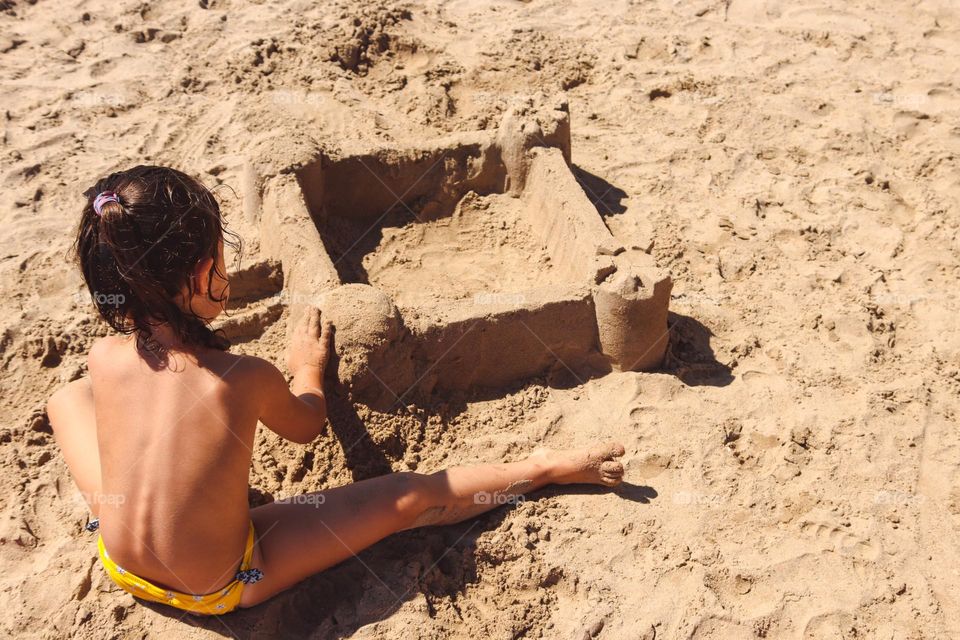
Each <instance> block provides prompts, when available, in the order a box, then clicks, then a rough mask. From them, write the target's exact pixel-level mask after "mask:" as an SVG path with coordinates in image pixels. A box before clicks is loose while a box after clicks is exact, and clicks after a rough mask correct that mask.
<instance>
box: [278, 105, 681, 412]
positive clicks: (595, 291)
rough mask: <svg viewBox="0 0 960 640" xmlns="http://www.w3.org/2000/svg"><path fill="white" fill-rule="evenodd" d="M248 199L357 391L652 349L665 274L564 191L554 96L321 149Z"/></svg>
mask: <svg viewBox="0 0 960 640" xmlns="http://www.w3.org/2000/svg"><path fill="white" fill-rule="evenodd" d="M261 206H262V209H261V217H260V224H261V231H262V246H261V250H262V252H263V253H264V254H266V256H267V257H269V258H271V259H274V260H277V261H279V262H280V263H281V264H282V267H283V272H284V280H285V285H284V295H286V296H287V300H288V302H289V303H291V304H292V305H293V307H294V308H293V313H294V315H296V314H297V313H299V310H298V305H300V304H302V303H312V304H317V305H318V306H320V307H321V310H322V311H323V313H324V314H326V315H327V317H330V318H331V319H332V320H333V322H334V323H335V325H336V327H337V351H338V354H339V357H340V360H339V372H338V373H339V377H340V380H341V381H343V382H344V383H347V384H349V385H350V387H351V391H352V393H353V395H354V397H355V398H356V399H358V400H360V401H362V402H366V403H368V404H383V403H387V404H391V403H394V402H397V401H403V400H406V399H407V398H411V397H414V396H416V395H417V394H422V393H430V392H432V391H433V390H456V389H467V388H473V387H498V386H502V385H505V384H509V383H512V382H515V381H519V380H522V379H524V378H528V377H531V376H535V375H539V374H542V373H544V372H548V371H549V370H551V369H555V368H558V367H560V368H564V369H567V370H570V371H574V370H578V369H579V368H581V367H585V366H587V367H593V368H594V369H597V368H599V369H601V370H611V369H615V370H649V369H652V368H656V367H657V366H658V365H659V364H660V363H661V361H662V359H663V355H664V350H665V348H666V345H667V338H668V334H667V309H668V304H669V300H670V289H671V280H670V278H669V277H668V276H667V275H664V274H662V273H660V272H658V270H657V269H656V268H655V267H654V266H653V264H652V261H649V262H642V261H638V258H636V257H629V258H628V255H627V252H625V250H624V247H623V246H622V245H621V244H620V243H619V242H618V241H617V240H616V239H614V237H613V236H612V235H611V234H610V232H609V231H608V229H607V227H606V225H605V224H604V222H603V220H602V219H601V217H600V216H599V215H598V213H597V210H596V208H595V207H594V206H593V205H592V204H591V202H590V200H588V199H587V197H586V195H585V194H584V192H583V191H582V189H581V188H580V185H579V184H578V183H577V181H576V179H575V177H574V175H573V173H572V172H571V170H570V118H569V110H568V107H567V104H566V102H565V101H563V100H556V101H554V102H553V103H551V104H543V103H542V102H541V103H537V102H535V101H534V100H525V101H521V102H520V103H518V104H517V105H515V106H514V107H513V108H512V109H511V110H510V111H509V112H508V113H507V114H506V115H505V116H504V118H503V120H502V122H501V123H500V126H499V128H498V129H496V130H488V131H473V132H467V133H461V134H456V135H452V136H448V137H444V138H442V139H437V140H432V141H425V142H424V143H423V144H422V145H418V146H404V147H386V146H379V147H378V146H371V147H369V148H353V149H344V150H340V151H337V152H336V153H332V152H331V153H327V152H324V153H321V154H319V155H318V157H316V159H315V160H314V161H313V162H311V163H309V164H307V165H306V166H302V167H300V168H298V169H296V170H295V171H292V172H290V173H286V174H281V175H278V176H276V177H274V178H271V179H270V180H269V181H268V182H267V183H266V184H265V185H264V189H263V199H262V203H261ZM437 252H442V253H443V257H444V259H443V261H440V260H439V259H438V260H436V261H431V260H430V256H431V255H433V254H437V255H439V254H438V253H437ZM643 258H647V256H645V255H642V256H641V259H643ZM434 263H435V265H436V266H432V265H433V264H434ZM411 291H413V292H419V293H413V294H411Z"/></svg>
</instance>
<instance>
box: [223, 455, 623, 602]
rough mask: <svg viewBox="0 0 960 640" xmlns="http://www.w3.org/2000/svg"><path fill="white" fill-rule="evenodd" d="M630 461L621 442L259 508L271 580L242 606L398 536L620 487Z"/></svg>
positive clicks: (250, 592) (263, 563) (258, 559)
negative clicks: (503, 507)
mask: <svg viewBox="0 0 960 640" xmlns="http://www.w3.org/2000/svg"><path fill="white" fill-rule="evenodd" d="M622 455H623V447H622V446H621V445H620V444H618V443H615V442H610V443H606V444H601V445H597V446H594V447H591V448H587V449H577V450H569V451H549V450H541V451H538V452H537V453H534V454H533V455H532V456H530V457H529V458H527V459H526V460H523V461H521V462H513V463H509V464H486V465H475V466H464V467H454V468H451V469H448V470H445V471H440V472H437V473H433V474H430V475H423V474H419V473H393V474H389V475H385V476H380V477H378V478H371V479H369V480H364V481H362V482H357V483H354V484H350V485H347V486H344V487H338V488H336V489H331V490H329V491H318V492H315V493H309V494H305V495H302V496H297V497H296V498H293V499H290V500H286V501H282V502H274V503H271V504H268V505H264V506H262V507H257V508H256V509H253V510H252V511H251V517H252V518H253V523H254V527H255V528H256V531H257V548H256V550H255V552H254V558H253V566H254V567H257V568H259V569H261V570H262V571H263V579H262V580H261V581H260V582H257V583H255V584H251V585H247V586H246V587H244V591H243V598H242V599H241V602H240V605H241V606H243V607H250V606H253V605H255V604H258V603H260V602H263V601H264V600H266V599H268V598H270V597H271V596H273V595H275V594H276V593H279V592H280V591H283V590H284V589H287V588H289V587H291V586H293V585H295V584H297V583H298V582H300V581H301V580H303V579H304V578H306V577H308V576H311V575H313V574H315V573H318V572H320V571H323V570H324V569H327V568H329V567H332V566H333V565H335V564H338V563H339V562H341V561H343V560H345V559H347V558H349V557H350V556H353V555H356V554H357V553H359V552H360V551H362V550H363V549H365V548H367V547H369V546H370V545H372V544H373V543H375V542H377V541H379V540H382V539H383V538H385V537H387V536H389V535H390V534H392V533H396V532H397V531H402V530H404V529H412V528H414V527H420V526H427V525H440V524H452V523H455V522H460V521H462V520H465V519H467V518H470V517H473V516H476V515H479V514H481V513H483V512H485V511H489V510H490V509H492V508H494V507H496V506H498V505H500V504H503V502H504V501H505V500H506V499H507V498H509V497H510V496H516V495H521V494H524V493H527V492H529V491H534V490H536V489H539V488H540V487H543V486H545V485H548V484H572V483H590V484H600V485H606V486H611V487H612V486H615V485H617V484H619V483H620V481H621V480H622V479H623V465H622V464H621V463H620V462H617V461H615V460H614V458H617V457H620V456H622Z"/></svg>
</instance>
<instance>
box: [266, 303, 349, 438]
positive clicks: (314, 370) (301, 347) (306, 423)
mask: <svg viewBox="0 0 960 640" xmlns="http://www.w3.org/2000/svg"><path fill="white" fill-rule="evenodd" d="M332 334H333V327H332V325H331V324H330V323H329V322H321V320H320V311H318V310H317V309H315V308H313V307H311V308H310V309H309V310H308V311H307V313H306V314H305V316H304V318H303V320H302V321H301V323H300V325H299V326H298V327H297V329H296V331H294V334H293V340H292V341H291V344H290V351H289V354H288V357H287V367H288V369H289V370H290V371H291V372H292V373H293V382H292V383H291V384H290V386H289V387H288V386H287V381H286V379H285V378H284V377H283V374H282V373H280V371H279V370H278V369H277V368H276V367H274V366H273V365H272V364H270V363H268V362H266V361H265V360H260V361H259V362H260V363H261V364H260V367H259V368H258V371H257V375H256V378H257V384H256V387H255V388H256V391H257V393H258V394H259V395H261V397H262V401H261V403H260V407H261V409H260V421H261V422H263V424H265V425H266V426H267V428H268V429H270V430H271V431H273V432H274V433H277V434H278V435H280V436H282V437H284V438H286V439H287V440H292V441H293V442H298V443H301V444H306V443H308V442H310V441H311V440H313V439H314V438H316V437H317V436H318V435H320V434H321V433H322V432H323V428H324V426H325V425H326V421H327V403H326V399H325V398H324V393H323V374H324V371H325V370H326V368H327V362H328V361H329V359H330V348H331V344H330V342H331V336H332Z"/></svg>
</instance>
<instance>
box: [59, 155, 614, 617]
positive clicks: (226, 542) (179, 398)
mask: <svg viewBox="0 0 960 640" xmlns="http://www.w3.org/2000/svg"><path fill="white" fill-rule="evenodd" d="M85 195H86V197H87V202H86V205H85V206H84V209H83V213H82V217H81V220H80V228H79V232H78V234H77V240H76V254H77V257H78V261H79V264H80V269H81V270H82V272H83V277H84V279H85V281H86V284H87V287H88V288H89V290H90V293H91V295H92V298H93V300H94V303H95V304H96V306H97V311H98V312H99V314H100V315H101V317H102V318H103V319H104V320H105V321H106V322H107V323H108V324H109V325H110V326H111V327H113V328H114V329H116V330H117V331H118V332H119V333H120V334H121V335H118V336H110V337H106V338H101V339H99V340H98V341H97V342H96V343H95V344H94V346H93V347H92V348H91V350H90V354H89V356H88V370H89V375H88V376H87V377H84V378H82V379H80V380H77V381H75V382H72V383H70V384H68V385H67V386H66V387H65V388H63V389H61V390H59V391H58V392H57V393H56V394H54V395H53V397H52V398H50V401H49V403H48V405H47V412H48V415H49V417H50V423H51V425H52V427H53V431H54V436H55V438H56V441H57V443H58V445H59V446H60V449H61V451H62V452H63V457H64V458H65V460H66V463H67V466H68V467H69V469H70V473H71V475H72V476H73V478H74V480H75V481H76V483H77V485H78V486H79V488H80V491H81V492H82V494H83V495H84V497H85V498H86V500H87V502H88V504H89V506H90V509H91V511H92V512H93V514H94V516H95V517H97V518H98V519H99V520H98V521H96V520H95V521H93V522H91V525H95V524H96V523H97V522H99V530H100V536H99V539H98V541H97V543H98V548H99V554H100V558H101V560H102V562H103V565H104V567H105V569H106V571H107V573H108V574H109V576H110V577H111V578H112V579H113V580H114V581H115V582H116V583H117V584H118V585H119V586H120V587H122V588H123V589H125V590H126V591H128V592H130V593H131V594H133V595H135V596H137V597H139V598H142V599H145V600H151V601H155V602H162V603H165V604H168V605H171V606H174V607H177V608H180V609H183V610H186V611H189V612H192V613H200V614H221V613H227V612H229V611H232V610H234V609H235V608H237V607H250V606H253V605H255V604H257V603H260V602H263V601H264V600H266V599H268V598H270V597H271V596H273V595H275V594H276V593H278V592H280V591H283V590H284V589H288V588H290V587H291V586H293V585H295V584H296V583H297V582H299V581H301V580H303V579H304V578H306V577H308V576H310V575H311V574H314V573H317V572H319V571H322V570H324V569H326V568H327V567H330V566H333V565H335V564H337V563H339V562H341V561H342V560H344V559H346V558H349V557H350V556H351V555H354V554H356V553H358V552H359V551H361V550H362V549H364V548H365V547H368V546H370V545H372V544H373V543H375V542H377V541H378V540H381V539H383V538H384V537H386V536H388V535H390V534H392V533H394V532H397V531H402V530H404V529H410V528H413V527H421V526H426V525H441V524H451V523H455V522H460V521H462V520H464V519H467V518H470V517H473V516H475V515H477V514H480V513H483V512H484V511H487V510H489V509H491V508H493V507H494V506H496V504H502V502H503V498H504V497H509V496H515V495H519V494H522V493H525V492H528V491H533V490H535V489H538V488H540V487H543V486H545V485H547V484H551V483H553V484H567V483H591V484H601V485H606V486H610V487H612V486H615V485H617V484H618V483H619V482H620V481H621V479H622V477H623V466H622V464H621V463H620V462H618V461H615V460H614V458H617V457H619V456H621V455H623V447H622V446H621V445H619V444H617V443H613V442H611V443H607V444H599V445H597V446H593V447H591V448H586V449H581V450H571V451H550V450H540V451H538V452H536V453H534V454H533V455H531V456H530V457H529V458H527V459H526V460H524V461H522V462H514V463H509V464H491V465H478V466H465V467H454V468H451V469H447V470H445V471H439V472H436V473H432V474H420V473H408V472H404V473H393V474H389V475H385V476H381V477H378V478H372V479H369V480H364V481H362V482H357V483H355V484H351V485H348V486H344V487H339V488H336V489H331V490H329V491H324V492H322V495H321V494H320V493H319V492H318V493H317V494H306V495H304V496H299V497H298V498H297V499H293V500H290V501H284V502H283V503H277V502H275V503H272V504H268V505H265V506H261V507H257V508H255V509H250V507H249V505H248V502H247V488H248V487H247V478H248V475H249V470H250V464H251V455H252V447H253V442H254V434H255V431H256V429H257V424H258V422H262V423H263V424H264V425H265V426H266V427H267V428H268V429H270V430H272V431H274V432H276V433H277V434H279V435H280V436H282V437H284V438H287V439H289V440H292V441H294V442H299V443H308V442H310V441H311V440H313V439H314V438H316V437H317V436H318V435H319V434H320V433H321V431H322V429H323V427H324V425H325V422H326V405H325V402H324V390H323V375H324V370H325V368H326V366H327V362H328V359H329V357H330V353H331V349H332V345H331V335H332V327H331V326H330V324H329V323H328V322H325V321H323V320H322V319H321V317H320V312H319V311H318V310H316V309H313V308H311V309H309V310H308V311H307V313H305V314H304V316H305V317H304V320H303V322H302V323H301V324H300V326H299V327H298V328H297V330H296V331H295V332H294V334H293V339H292V344H291V348H290V350H289V357H288V359H287V370H288V371H289V372H290V374H292V376H293V379H292V382H291V383H290V384H289V386H288V384H287V381H286V379H285V378H284V376H283V374H282V373H281V372H280V371H279V370H278V369H277V368H275V367H274V366H273V365H272V364H270V363H269V362H267V361H265V360H261V359H260V358H254V357H250V356H242V355H235V354H231V353H229V352H228V351H227V347H228V345H227V342H226V340H225V339H224V338H223V337H222V336H220V335H218V334H217V333H216V332H215V331H212V330H211V329H210V326H209V324H210V322H211V321H212V320H213V319H214V318H216V317H217V316H218V315H219V314H220V313H221V312H223V310H224V305H225V304H226V301H227V299H228V297H229V294H230V285H229V282H228V280H227V276H226V269H225V267H224V242H225V241H226V242H228V243H231V241H232V240H234V239H235V237H234V236H232V234H230V233H229V232H225V229H224V225H223V220H222V218H221V215H220V208H219V206H218V205H217V202H216V200H215V199H214V197H213V194H211V192H210V191H208V190H207V189H206V188H205V187H204V186H203V185H202V184H201V183H200V182H199V181H197V180H195V179H194V178H191V177H190V176H188V175H185V174H183V173H181V172H180V171H176V170H174V169H169V168H165V167H153V166H138V167H134V168H132V169H130V170H128V171H121V172H118V173H114V174H112V175H110V176H108V177H106V178H104V179H102V180H100V181H99V182H97V184H96V185H94V187H93V188H91V189H90V190H89V191H87V193H86V194H85ZM231 246H233V245H232V244H231ZM91 525H88V528H93V527H92V526H91Z"/></svg>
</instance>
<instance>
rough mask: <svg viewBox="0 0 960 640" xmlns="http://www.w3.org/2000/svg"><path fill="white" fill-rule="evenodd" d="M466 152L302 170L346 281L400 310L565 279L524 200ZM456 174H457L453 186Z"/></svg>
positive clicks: (310, 201)
mask: <svg viewBox="0 0 960 640" xmlns="http://www.w3.org/2000/svg"><path fill="white" fill-rule="evenodd" d="M469 151H470V150H469V149H468V150H466V151H465V150H464V149H463V148H459V149H451V150H447V151H446V152H445V154H441V155H438V156H436V157H429V156H428V157H425V158H412V159H411V158H404V157H400V158H390V157H387V158H378V157H362V156H355V157H351V158H347V159H345V160H342V161H332V160H330V159H328V158H323V157H322V158H321V159H320V160H318V164H319V165H321V166H322V167H323V169H322V172H321V171H319V170H317V169H318V168H317V167H312V168H311V167H308V168H307V169H305V170H304V171H302V172H301V174H300V183H301V187H302V188H303V192H304V194H305V196H306V199H307V203H308V206H309V207H310V211H311V216H312V217H313V220H314V223H315V224H316V225H317V228H318V230H319V231H320V236H321V238H322V240H323V243H324V246H325V249H326V250H327V253H328V254H329V255H330V258H331V260H332V261H333V262H334V266H335V268H336V269H337V273H338V275H339V276H340V278H341V280H342V281H344V282H356V283H363V284H369V285H373V286H375V287H377V288H379V289H382V290H383V291H384V292H385V293H387V294H388V295H390V296H391V298H392V299H393V300H394V302H395V303H396V305H397V306H398V307H399V308H401V309H404V308H407V309H409V308H414V307H418V306H422V305H424V304H429V303H430V302H431V301H436V302H440V301H445V302H446V301H458V300H464V299H468V298H474V297H477V296H483V295H488V294H489V295H491V296H503V297H506V296H508V295H510V294H511V293H516V292H520V291H524V290H529V289H533V288H536V287H541V286H543V285H551V284H561V283H562V282H563V279H562V278H560V277H559V275H558V270H556V269H554V268H553V265H552V264H551V259H550V256H549V253H548V251H547V249H546V247H544V246H543V245H542V243H541V242H540V241H538V240H537V239H536V236H535V234H534V231H533V229H532V228H531V226H530V224H529V223H528V222H527V221H526V219H525V217H524V215H523V211H522V207H523V201H522V200H521V199H519V198H514V197H511V196H509V195H506V194H503V193H500V191H501V190H502V189H501V187H502V185H503V176H502V172H500V171H498V170H497V169H496V168H491V169H489V170H488V171H487V172H486V173H487V174H488V175H484V174H483V166H482V165H483V159H482V157H481V156H480V155H479V154H477V155H471V154H470V153H469ZM471 171H473V172H474V173H475V174H478V175H476V177H474V178H473V179H471V178H470V177H469V176H470V175H471ZM451 174H452V175H454V176H460V177H461V179H460V180H458V181H457V184H453V182H452V181H451V180H450V179H449V176H450V175H451ZM463 176H466V177H465V178H464V177H463ZM518 297H519V296H518ZM501 301H506V300H501Z"/></svg>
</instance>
